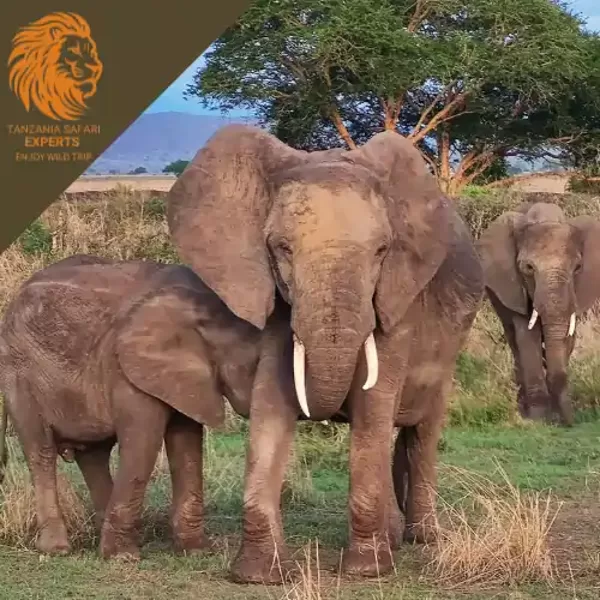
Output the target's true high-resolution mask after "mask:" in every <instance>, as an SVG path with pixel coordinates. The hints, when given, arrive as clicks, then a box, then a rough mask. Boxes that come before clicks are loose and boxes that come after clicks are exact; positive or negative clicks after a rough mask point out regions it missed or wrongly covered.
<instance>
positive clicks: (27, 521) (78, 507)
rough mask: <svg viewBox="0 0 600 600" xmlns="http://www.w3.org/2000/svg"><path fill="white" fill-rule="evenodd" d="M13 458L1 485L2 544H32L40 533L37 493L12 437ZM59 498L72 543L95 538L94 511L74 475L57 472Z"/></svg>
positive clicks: (28, 545) (11, 452)
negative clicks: (92, 516)
mask: <svg viewBox="0 0 600 600" xmlns="http://www.w3.org/2000/svg"><path fill="white" fill-rule="evenodd" d="M9 453H10V458H9V461H8V463H7V466H6V471H5V476H4V480H3V482H2V485H0V543H1V544H5V545H9V546H17V547H24V548H28V547H32V545H33V543H34V541H35V537H36V534H37V523H36V509H35V496H34V492H33V486H32V483H31V477H30V474H29V471H28V469H27V465H26V464H25V462H24V460H23V459H22V458H21V457H19V456H18V455H19V454H20V451H19V448H18V446H17V442H16V440H12V439H11V440H9ZM56 478H57V487H58V501H59V505H60V508H61V511H62V514H63V517H64V519H65V524H66V526H67V531H68V533H69V536H70V539H71V542H72V543H74V544H83V543H86V542H88V541H89V540H90V539H92V538H93V537H94V527H93V522H92V519H91V512H90V510H89V509H88V506H87V505H86V503H85V502H84V501H83V499H82V498H81V496H80V495H79V493H78V490H77V489H76V488H75V487H74V486H73V484H72V482H71V480H70V478H69V477H68V476H67V475H66V474H65V473H64V472H62V470H61V469H59V470H58V471H57V474H56Z"/></svg>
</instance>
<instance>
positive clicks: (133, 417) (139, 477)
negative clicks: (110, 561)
mask: <svg viewBox="0 0 600 600" xmlns="http://www.w3.org/2000/svg"><path fill="white" fill-rule="evenodd" d="M115 391H116V395H117V397H118V398H119V400H118V402H119V404H118V406H117V408H116V410H115V424H116V429H117V440H118V443H119V467H118V469H117V474H116V477H115V482H114V486H113V492H112V494H111V497H110V501H109V503H108V506H107V509H106V514H105V519H104V524H103V526H102V533H101V536H100V554H101V555H102V556H103V557H104V558H113V557H114V558H126V559H133V560H137V559H139V557H140V552H139V543H138V540H137V531H136V530H137V524H138V522H139V520H140V515H141V510H142V505H143V501H144V495H145V492H146V487H147V485H148V481H149V480H150V477H151V475H152V471H153V469H154V465H155V464H156V459H157V458H158V453H159V451H160V449H161V447H162V443H163V438H164V434H165V429H166V426H167V422H168V420H169V416H170V412H171V411H170V408H168V407H167V406H166V405H164V404H163V403H162V402H160V401H158V400H156V399H155V398H153V397H151V396H147V395H146V394H143V393H142V392H138V391H136V390H134V389H133V388H131V387H130V386H129V384H126V383H125V382H121V384H120V385H118V386H117V390H115Z"/></svg>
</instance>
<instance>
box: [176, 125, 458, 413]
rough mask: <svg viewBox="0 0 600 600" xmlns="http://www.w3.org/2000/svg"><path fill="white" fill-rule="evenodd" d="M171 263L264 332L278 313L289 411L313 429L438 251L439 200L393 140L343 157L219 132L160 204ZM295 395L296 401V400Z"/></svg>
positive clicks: (420, 283) (441, 234)
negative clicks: (292, 402) (290, 369)
mask: <svg viewBox="0 0 600 600" xmlns="http://www.w3.org/2000/svg"><path fill="white" fill-rule="evenodd" d="M167 216H168V223H169V228H170V233H171V236H172V239H173V241H174V244H175V246H176V248H177V250H178V252H179V255H180V257H181V258H182V259H183V260H184V261H185V262H187V263H188V264H189V265H191V267H192V268H193V269H194V271H195V272H196V273H197V274H198V275H199V276H200V277H201V278H202V279H203V281H204V282H205V283H207V284H208V285H209V286H210V287H211V288H213V290H214V291H215V292H216V293H217V295H218V296H219V297H220V298H221V299H222V300H223V302H224V303H225V304H226V305H227V306H228V307H229V309H230V310H231V311H233V313H235V314H236V315H237V316H238V317H240V318H242V319H245V320H246V321H248V322H250V323H252V324H253V325H254V326H255V327H257V328H259V329H263V328H264V327H265V325H266V323H267V320H268V317H269V315H270V314H271V313H272V311H273V310H274V306H275V297H276V294H279V295H280V297H281V298H283V300H285V301H286V302H287V303H288V304H289V305H290V306H291V328H292V331H293V339H294V375H295V383H296V392H297V396H298V401H299V403H300V406H301V408H302V410H303V411H304V413H305V414H306V415H307V416H310V417H312V418H314V419H325V418H329V417H330V416H331V415H333V414H334V413H335V412H336V411H337V410H338V409H339V407H340V406H341V404H342V403H343V401H344V399H345V397H346V395H347V393H348V390H349V388H350V385H351V383H352V379H353V376H354V373H355V368H356V365H357V360H358V357H359V352H360V351H361V349H362V348H363V347H364V348H365V351H366V359H367V366H368V375H367V381H366V382H365V386H364V388H365V389H366V388H368V387H370V386H372V385H374V384H375V382H376V379H377V352H376V347H375V338H374V335H373V333H374V331H375V330H376V328H378V327H379V328H380V329H381V331H382V333H383V334H384V335H385V334H386V333H389V332H390V331H391V330H392V329H393V328H394V327H395V326H396V325H397V324H398V323H399V322H400V320H401V319H402V317H403V315H404V313H405V311H406V310H407V308H408V307H409V305H410V304H411V302H413V300H414V299H415V297H416V296H417V294H419V292H420V291H421V290H422V289H423V287H424V286H425V285H426V284H427V283H428V282H429V280H430V279H431V278H432V276H433V275H434V274H435V272H436V270H437V269H438V267H439V265H440V264H441V262H442V260H443V259H444V257H445V255H446V251H447V245H448V240H449V235H450V233H449V232H450V227H451V225H450V220H449V216H448V213H447V204H446V199H445V198H444V197H443V196H442V194H441V192H440V190H439V188H438V187H437V183H436V182H435V180H434V179H433V177H432V176H431V175H430V174H429V173H428V171H427V169H426V166H425V163H424V161H423V159H422V158H421V156H420V154H419V152H418V150H416V149H415V148H414V147H413V146H412V144H411V143H410V142H409V141H408V140H406V139H404V138H403V137H402V136H400V135H399V134H397V133H395V132H385V133H381V134H378V135H376V136H374V137H373V138H372V139H371V140H370V141H369V142H368V143H366V144H365V145H363V146H362V147H360V148H359V149H356V150H352V151H342V150H330V151H325V152H310V153H309V152H303V151H298V150H294V149H292V148H290V147H289V146H287V145H285V144H283V143H281V142H280V141H279V140H278V139H277V138H275V137H274V136H272V135H270V134H268V133H267V132H265V131H263V130H261V129H258V128H254V127H248V126H244V125H231V126H226V127H224V128H222V129H221V130H219V131H218V132H217V133H216V134H215V135H214V136H213V137H212V138H211V139H210V140H209V141H208V143H207V144H206V146H205V147H203V148H202V149H201V150H200V151H199V152H198V153H197V154H196V156H195V157H194V159H193V160H192V161H191V162H190V164H189V165H188V167H187V168H186V170H185V171H184V172H183V173H182V175H181V176H180V177H179V178H178V180H177V181H176V182H175V184H174V185H173V187H172V188H171V190H170V192H169V194H168V201H167ZM307 390H308V392H309V393H308V400H307V393H306V392H307Z"/></svg>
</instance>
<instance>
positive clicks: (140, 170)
mask: <svg viewBox="0 0 600 600" xmlns="http://www.w3.org/2000/svg"><path fill="white" fill-rule="evenodd" d="M147 172H148V169H146V167H136V168H135V169H133V170H131V171H129V173H128V175H142V174H143V173H147Z"/></svg>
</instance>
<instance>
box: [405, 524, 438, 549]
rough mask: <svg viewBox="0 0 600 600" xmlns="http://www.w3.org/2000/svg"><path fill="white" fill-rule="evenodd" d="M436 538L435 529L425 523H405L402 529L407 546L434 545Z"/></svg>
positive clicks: (436, 532)
mask: <svg viewBox="0 0 600 600" xmlns="http://www.w3.org/2000/svg"><path fill="white" fill-rule="evenodd" d="M437 538H438V530H437V527H436V526H435V525H434V524H433V523H428V522H427V521H425V522H420V523H409V524H408V523H407V525H406V527H405V528H404V541H405V542H407V543H409V544H434V543H435V542H436V540H437Z"/></svg>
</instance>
